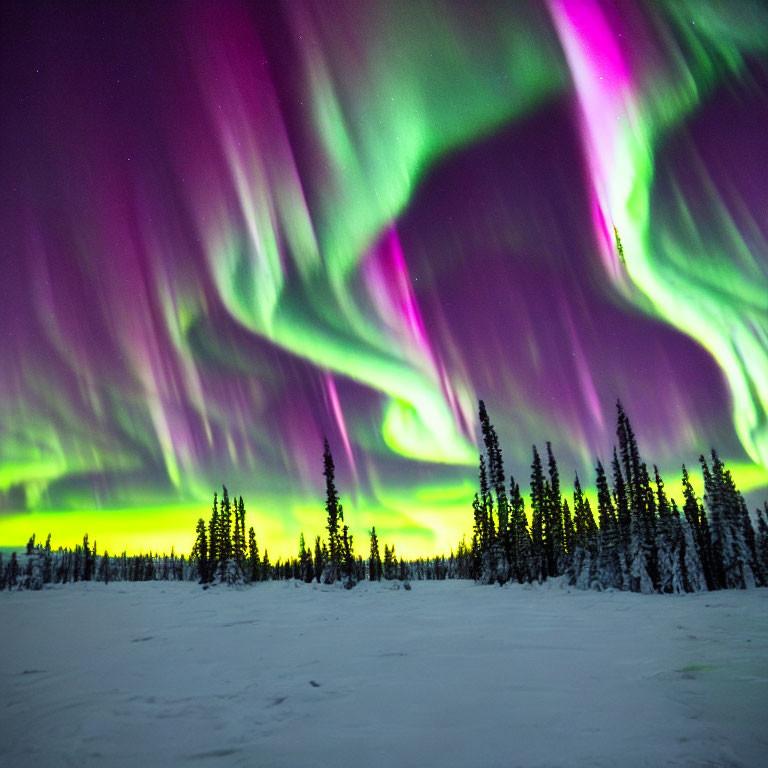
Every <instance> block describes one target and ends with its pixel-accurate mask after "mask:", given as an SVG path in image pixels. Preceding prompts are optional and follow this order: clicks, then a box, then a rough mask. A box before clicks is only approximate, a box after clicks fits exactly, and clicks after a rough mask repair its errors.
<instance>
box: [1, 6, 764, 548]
mask: <svg viewBox="0 0 768 768" xmlns="http://www.w3.org/2000/svg"><path fill="white" fill-rule="evenodd" d="M0 14H1V16H2V18H0V37H1V38H2V40H1V44H0V61H1V62H2V63H1V69H0V78H2V80H1V87H2V94H3V99H2V103H3V109H2V117H1V118H0V122H1V127H2V147H3V151H2V158H1V160H0V162H1V163H2V180H3V181H2V189H3V200H2V208H0V217H2V231H3V237H2V246H1V247H2V257H1V258H2V280H1V281H0V318H1V323H2V325H1V330H0V334H1V336H0V338H2V343H1V344H0V541H1V542H2V543H8V544H19V543H22V542H24V541H26V539H27V538H28V537H29V535H30V534H31V533H32V532H37V534H38V536H44V535H45V534H46V533H47V532H48V531H51V532H52V533H53V535H54V539H55V540H57V541H58V543H68V542H72V541H74V540H75V539H77V538H78V537H81V536H82V534H83V533H84V532H86V531H87V532H89V534H90V535H91V538H92V539H93V538H96V539H97V541H98V542H99V544H100V545H107V546H109V548H110V551H112V550H114V549H119V548H122V547H124V546H127V547H129V548H130V547H139V546H143V547H145V548H146V547H148V546H150V547H152V548H159V549H163V548H165V549H170V546H171V544H175V545H176V547H177V549H182V550H188V548H189V545H190V544H191V539H192V535H193V527H194V521H195V520H196V519H197V517H199V516H201V515H203V516H205V515H207V510H208V506H209V503H210V497H211V495H212V492H213V490H214V489H215V488H217V487H219V486H220V485H221V483H222V482H223V483H225V484H226V485H227V486H228V487H229V489H230V491H231V492H233V493H235V494H242V495H243V496H244V498H245V499H246V503H247V508H248V524H249V525H254V527H255V528H256V532H257V537H258V538H259V541H260V543H265V544H266V545H267V546H268V547H269V548H270V552H273V551H275V552H280V551H282V552H285V553H288V552H293V551H294V549H295V544H296V541H297V540H298V534H299V531H300V530H303V531H304V533H305V535H306V536H307V537H313V536H314V535H315V534H316V533H320V532H321V530H322V526H323V510H322V493H323V478H322V474H321V472H322V463H321V456H322V441H323V436H327V437H328V439H329V441H330V444H331V446H332V449H333V452H334V457H335V460H336V466H337V481H338V485H339V489H340V492H341V495H342V499H343V501H344V507H345V511H346V514H347V517H348V519H349V521H350V523H351V528H352V530H353V532H354V533H356V534H357V535H358V542H362V538H363V537H364V535H365V532H366V530H368V529H369V528H370V526H371V524H375V525H376V528H377V531H378V532H379V536H380V539H381V540H382V541H394V542H396V545H397V547H398V551H399V552H403V553H404V554H409V553H410V554H414V555H415V554H419V553H426V552H435V551H447V550H448V549H449V548H450V547H451V546H453V545H455V542H456V541H457V539H458V537H459V536H460V535H461V533H462V532H463V531H468V530H469V528H470V517H471V499H472V494H473V492H474V481H475V476H476V463H477V453H478V446H477V444H478V434H477V425H476V421H477V419H476V404H477V399H478V398H483V399H484V400H485V402H486V404H487V405H488V408H489V411H490V414H491V418H492V421H493V422H494V424H495V425H496V428H497V430H498V432H499V435H500V437H501V440H502V446H503V449H504V458H505V462H506V464H507V467H508V470H509V472H510V473H511V474H513V475H514V476H515V477H516V478H517V479H518V481H519V482H520V483H521V485H523V486H526V487H527V481H528V474H529V464H530V447H531V444H532V443H534V442H536V443H538V444H539V445H541V444H543V443H544V441H545V440H551V441H552V443H553V448H554V451H555V454H556V456H557V458H558V463H559V465H560V468H561V474H562V475H564V476H566V477H569V476H571V473H572V471H573V470H578V471H579V474H580V476H581V477H582V478H589V479H590V484H591V479H592V478H593V471H592V466H593V463H594V458H595V457H596V456H601V457H602V458H603V459H605V458H606V457H607V455H608V452H609V450H610V447H611V445H612V444H613V442H614V403H615V400H616V398H617V397H620V398H621V400H622V402H623V403H624V405H625V408H626V410H627V412H628V413H629V415H630V417H631V419H632V421H633V424H634V426H635V430H636V432H637V433H638V437H639V440H640V443H641V447H642V450H643V452H644V454H645V456H647V457H648V458H649V459H650V460H651V461H654V462H656V463H658V464H659V468H660V470H661V472H662V474H663V475H665V477H666V478H667V487H668V490H670V492H671V494H672V495H673V496H677V497H679V495H680V494H679V490H678V488H679V485H678V479H679V470H680V463H681V462H682V461H685V462H686V463H687V464H689V465H695V463H696V458H697V457H698V455H699V453H701V452H706V451H707V450H708V449H709V447H710V446H715V447H717V449H718V451H719V452H720V454H721V455H722V456H723V458H724V459H725V461H726V462H727V464H728V466H729V467H731V469H732V470H733V473H734V476H735V478H736V481H737V483H738V484H739V485H740V487H741V488H742V490H743V491H745V492H746V495H747V499H748V501H752V500H753V499H754V501H752V503H750V507H751V508H752V507H754V505H755V503H756V502H757V500H758V499H762V498H764V497H765V496H766V495H767V493H768V480H766V478H767V477H768V173H767V170H768V136H767V135H766V126H768V7H767V6H766V5H765V4H764V3H762V2H758V1H757V0H755V2H750V1H749V0H739V1H737V0H733V1H732V2H724V1H716V0H669V2H658V1H656V0H654V1H653V2H651V1H650V0H648V1H647V2H631V1H630V0H627V2H598V0H549V2H522V0H515V2H510V3H502V2H487V3H486V2H473V3H471V4H470V3H460V2H453V3H439V2H402V1H400V0H395V1H394V2H383V1H382V0H376V2H361V1H360V0H356V1H355V2H339V1H337V0H334V2H304V1H303V0H288V1H287V2H284V3H273V2H269V3H266V2H256V3H245V2H216V3H213V2H190V3H186V2H185V3H181V2H179V3H175V2H168V3H130V4H128V3H106V2H105V3H62V4H53V3H42V2H32V3H29V2H10V3H5V4H3V7H2V10H0ZM615 233H618V236H619V238H620V242H621V250H619V248H618V242H619V240H618V239H617V237H616V234H615ZM359 546H362V544H359Z"/></svg>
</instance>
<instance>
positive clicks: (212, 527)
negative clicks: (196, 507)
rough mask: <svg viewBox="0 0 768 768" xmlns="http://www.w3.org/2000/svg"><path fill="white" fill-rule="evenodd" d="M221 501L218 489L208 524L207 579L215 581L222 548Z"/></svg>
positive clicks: (214, 496)
mask: <svg viewBox="0 0 768 768" xmlns="http://www.w3.org/2000/svg"><path fill="white" fill-rule="evenodd" d="M219 527H220V526H219V501H218V494H217V493H216V491H214V492H213V508H212V510H211V521H210V523H209V524H208V573H207V577H206V578H207V581H209V582H210V581H213V580H214V578H215V577H216V571H217V570H218V567H219V560H220V557H221V549H220V547H219Z"/></svg>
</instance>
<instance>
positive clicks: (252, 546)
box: [248, 526, 261, 582]
mask: <svg viewBox="0 0 768 768" xmlns="http://www.w3.org/2000/svg"><path fill="white" fill-rule="evenodd" d="M248 564H249V570H250V580H251V582H255V581H260V580H261V558H260V557H259V545H258V544H257V543H256V532H255V531H254V530H253V526H251V527H250V528H249V529H248Z"/></svg>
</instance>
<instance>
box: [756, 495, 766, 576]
mask: <svg viewBox="0 0 768 768" xmlns="http://www.w3.org/2000/svg"><path fill="white" fill-rule="evenodd" d="M756 513H757V533H756V535H755V546H756V549H757V559H758V563H759V566H760V568H761V570H762V572H763V583H764V584H765V581H766V580H768V522H766V520H768V501H766V502H765V512H764V513H763V512H762V511H761V510H759V509H758V510H756Z"/></svg>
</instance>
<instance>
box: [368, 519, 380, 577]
mask: <svg viewBox="0 0 768 768" xmlns="http://www.w3.org/2000/svg"><path fill="white" fill-rule="evenodd" d="M368 578H369V579H370V580H371V581H381V555H380V554H379V539H378V536H376V526H373V527H372V528H371V554H370V557H369V559H368Z"/></svg>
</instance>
